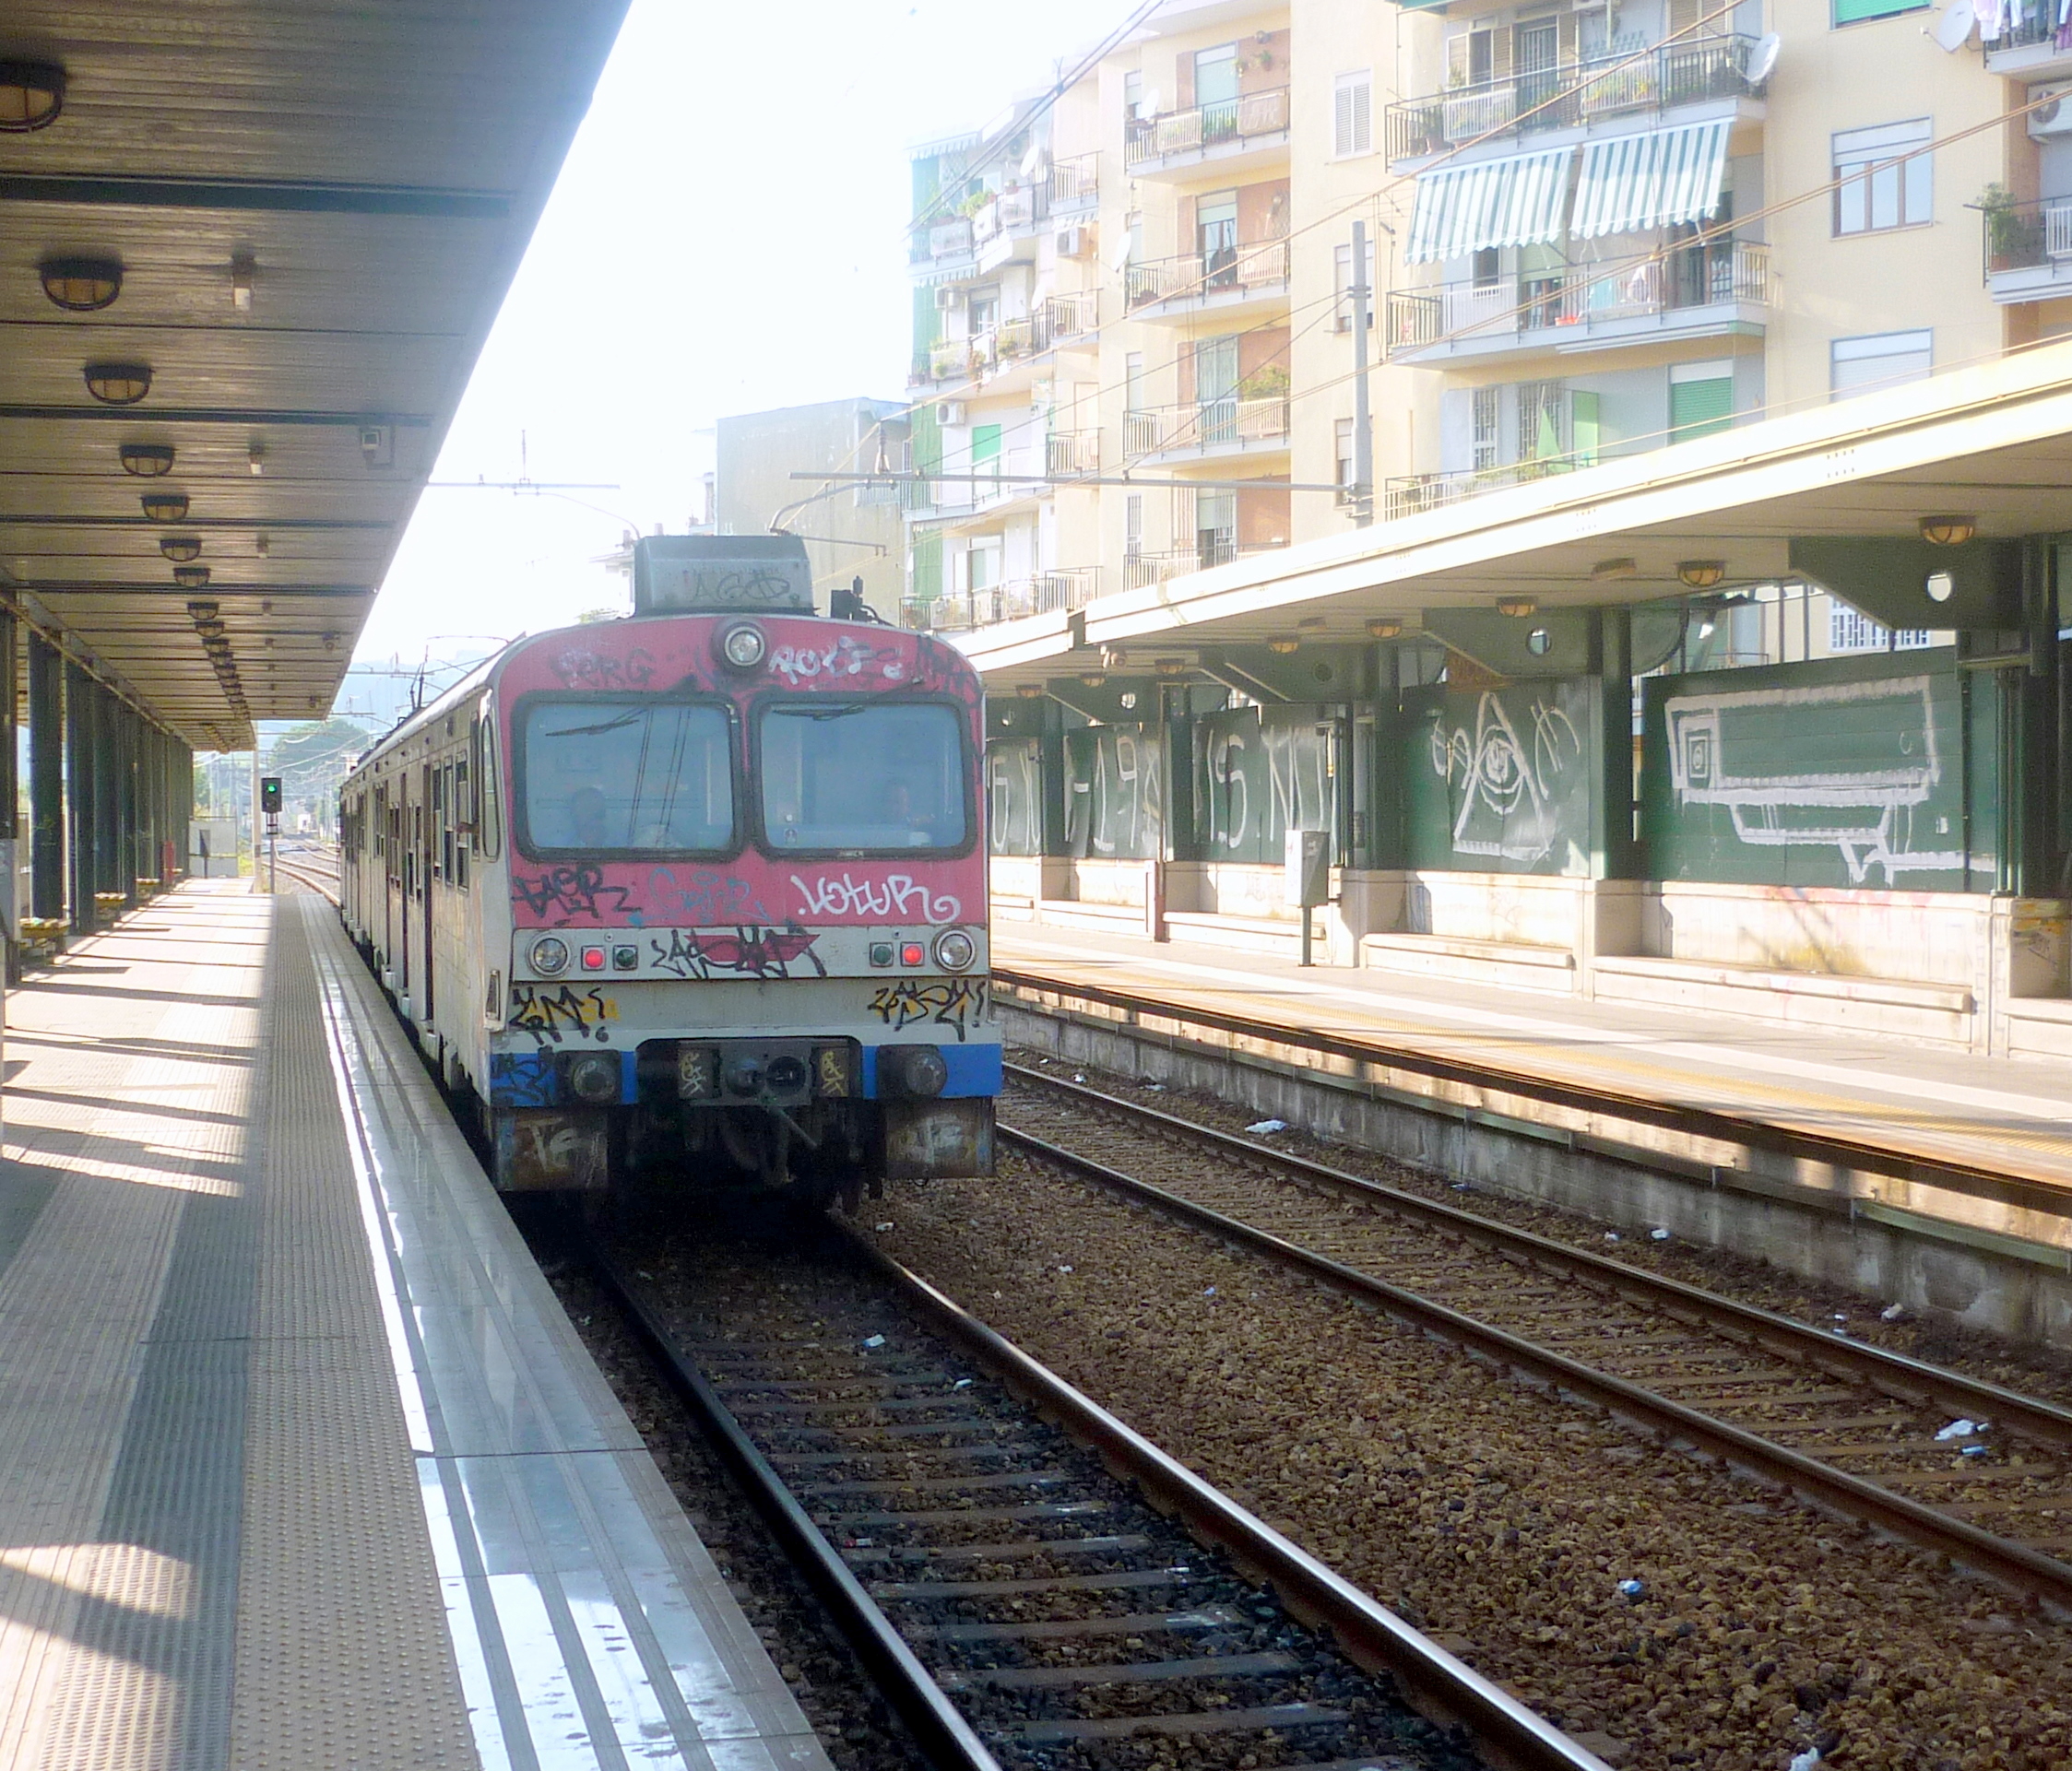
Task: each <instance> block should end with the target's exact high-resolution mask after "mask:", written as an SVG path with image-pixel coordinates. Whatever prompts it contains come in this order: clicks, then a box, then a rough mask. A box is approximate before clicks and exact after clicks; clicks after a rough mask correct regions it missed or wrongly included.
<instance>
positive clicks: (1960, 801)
mask: <svg viewBox="0 0 2072 1771" xmlns="http://www.w3.org/2000/svg"><path fill="white" fill-rule="evenodd" d="M1643 692H1644V695H1645V702H1644V707H1645V714H1644V751H1643V754H1644V762H1643V766H1642V779H1641V812H1640V830H1641V836H1642V840H1643V841H1644V843H1645V844H1646V845H1647V848H1646V853H1647V856H1648V866H1649V871H1650V872H1651V873H1652V876H1653V877H1654V878H1656V879H1661V880H1718V881H1723V882H1728V883H1745V884H1752V885H1784V886H1860V887H1867V888H1872V889H1878V890H1884V889H1900V890H1912V891H1973V890H1975V891H1990V890H1991V889H1992V887H1993V880H1994V871H1995V856H1996V855H1997V853H1998V848H1999V825H2000V821H2001V817H2002V809H2001V806H2000V800H2001V792H2000V778H2001V770H2000V763H1999V758H2000V752H2001V748H2002V744H2001V737H2002V735H2001V730H2000V726H2001V705H2000V702H2001V695H2000V691H1999V688H1998V685H1997V683H1996V682H1995V679H1994V677H1993V676H1992V675H1991V674H1990V673H1987V672H1968V673H1960V671H1959V670H1958V669H1957V668H1956V657H1955V655H1954V654H1953V653H1950V652H1948V651H1941V650H1937V651H1918V652H1897V653H1881V654H1878V655H1874V656H1870V657H1861V658H1829V659H1816V660H1814V661H1813V662H1811V663H1807V664H1794V665H1781V666H1774V667H1770V668H1767V669H1751V670H1728V671H1713V672H1710V673H1705V674H1694V675H1689V676H1676V677H1652V678H1650V679H1647V681H1646V682H1645V683H1644V685H1643Z"/></svg>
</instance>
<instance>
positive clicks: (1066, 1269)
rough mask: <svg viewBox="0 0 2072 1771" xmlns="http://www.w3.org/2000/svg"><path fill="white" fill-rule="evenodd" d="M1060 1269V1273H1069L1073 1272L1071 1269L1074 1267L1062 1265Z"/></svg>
mask: <svg viewBox="0 0 2072 1771" xmlns="http://www.w3.org/2000/svg"><path fill="white" fill-rule="evenodd" d="M1058 1270H1059V1271H1060V1273H1069V1272H1071V1271H1072V1269H1071V1268H1070V1267H1060V1268H1059V1269H1058Z"/></svg>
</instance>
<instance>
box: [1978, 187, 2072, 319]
mask: <svg viewBox="0 0 2072 1771" xmlns="http://www.w3.org/2000/svg"><path fill="white" fill-rule="evenodd" d="M1984 220H1985V287H1986V291H1987V293H1988V294H1990V295H1991V296H1992V297H1993V299H1994V300H1995V301H1997V302H1999V303H2000V304H2001V305H2002V306H2004V307H2005V306H2011V305H2012V304H2014V303H2016V302H2018V301H2056V300H2057V299H2058V298H2059V297H2061V296H2065V295H2072V196H2054V197H2045V198H2043V199H2042V201H2041V202H2038V203H1995V204H1993V205H1992V206H1991V207H1987V208H1986V210H1985V216H1984Z"/></svg>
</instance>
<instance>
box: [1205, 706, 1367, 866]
mask: <svg viewBox="0 0 2072 1771" xmlns="http://www.w3.org/2000/svg"><path fill="white" fill-rule="evenodd" d="M1320 726H1321V727H1322V729H1320ZM1194 734H1195V737H1194V828H1195V852H1196V854H1197V856H1199V858H1201V859H1202V860H1204V861H1267V862H1272V863H1273V865H1275V866H1279V865H1280V862H1281V860H1282V858H1283V844H1284V842H1285V838H1286V835H1287V832H1289V831H1290V830H1291V829H1294V830H1335V828H1336V822H1337V821H1336V815H1335V814H1336V811H1337V807H1336V804H1335V801H1334V795H1335V780H1334V775H1333V772H1332V743H1331V732H1330V727H1329V726H1328V724H1325V722H1324V716H1323V714H1322V710H1321V709H1316V708H1302V707H1296V706H1288V707H1276V708H1274V709H1273V718H1272V719H1271V720H1262V719H1261V714H1260V710H1259V709H1258V708H1256V707H1241V708H1237V709H1233V710H1228V711H1225V712H1222V713H1214V714H1203V715H1202V717H1200V718H1199V719H1197V720H1196V721H1195V722H1194Z"/></svg>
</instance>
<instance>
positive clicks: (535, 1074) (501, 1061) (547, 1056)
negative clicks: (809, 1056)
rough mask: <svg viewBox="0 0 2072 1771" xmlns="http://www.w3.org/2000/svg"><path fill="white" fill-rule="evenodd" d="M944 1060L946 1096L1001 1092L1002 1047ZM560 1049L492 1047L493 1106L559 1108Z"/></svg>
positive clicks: (977, 1048) (867, 1068)
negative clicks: (506, 1049) (498, 1049)
mask: <svg viewBox="0 0 2072 1771" xmlns="http://www.w3.org/2000/svg"><path fill="white" fill-rule="evenodd" d="M878 1049H879V1048H878V1047H877V1046H875V1045H866V1046H865V1047H864V1048H863V1077H862V1082H863V1093H864V1096H865V1098H866V1099H868V1100H873V1101H874V1100H876V1099H877V1098H878ZM938 1049H940V1050H941V1053H942V1062H943V1065H944V1067H945V1068H946V1069H948V1070H949V1072H950V1080H949V1081H948V1083H947V1084H946V1085H945V1086H944V1088H943V1090H942V1093H943V1096H944V1097H945V1098H946V1099H953V1098H959V1097H963V1096H967V1095H985V1094H998V1093H999V1092H1000V1081H1001V1070H1000V1047H999V1046H998V1045H943V1046H941V1047H939V1048H938ZM560 1057H561V1054H560V1053H558V1052H493V1053H491V1056H490V1104H491V1106H493V1107H554V1106H560V1105H561V1104H562V1100H563V1094H562V1085H561V1067H560V1064H559V1061H558V1060H559V1058H560ZM619 1062H620V1075H619V1099H620V1100H621V1101H622V1102H631V1101H633V1099H634V1095H635V1091H634V1082H633V1062H634V1055H633V1053H632V1052H626V1051H622V1052H621V1053H620V1054H619Z"/></svg>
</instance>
